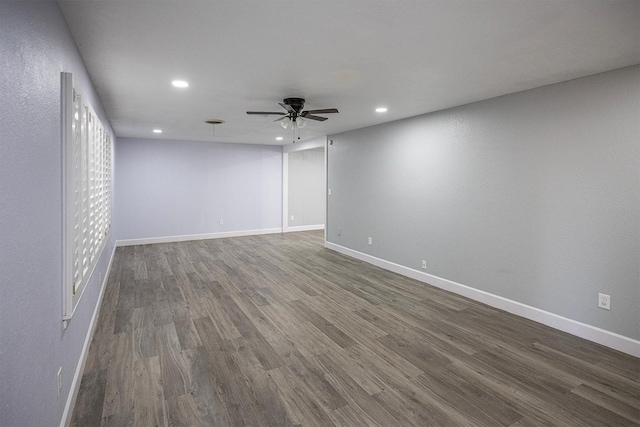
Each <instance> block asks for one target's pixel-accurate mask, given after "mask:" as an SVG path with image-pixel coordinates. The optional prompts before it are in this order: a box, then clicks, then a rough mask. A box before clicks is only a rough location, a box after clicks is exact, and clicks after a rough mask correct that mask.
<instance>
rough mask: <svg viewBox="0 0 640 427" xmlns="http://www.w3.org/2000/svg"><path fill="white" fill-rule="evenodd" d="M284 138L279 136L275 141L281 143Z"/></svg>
mask: <svg viewBox="0 0 640 427" xmlns="http://www.w3.org/2000/svg"><path fill="white" fill-rule="evenodd" d="M283 139H284V138H283V137H281V136H278V137H276V141H282V140H283Z"/></svg>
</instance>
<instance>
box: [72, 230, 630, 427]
mask: <svg viewBox="0 0 640 427" xmlns="http://www.w3.org/2000/svg"><path fill="white" fill-rule="evenodd" d="M639 412H640V360H639V359H637V358H634V357H631V356H628V355H625V354H622V353H619V352H616V351H614V350H611V349H608V348H605V347H602V346H599V345H597V344H594V343H591V342H588V341H585V340H581V339H579V338H576V337H573V336H571V335H568V334H565V333H562V332H559V331H557V330H554V329H551V328H548V327H545V326H542V325H540V324H537V323H535V322H532V321H528V320H525V319H522V318H519V317H516V316H513V315H510V314H507V313H504V312H501V311H498V310H495V309H493V308H490V307H488V306H485V305H482V304H480V303H476V302H473V301H470V300H468V299H466V298H463V297H460V296H457V295H454V294H451V293H448V292H445V291H442V290H439V289H437V288H433V287H430V286H427V285H425V284H423V283H420V282H417V281H415V280H411V279H408V278H406V277H403V276H399V275H397V274H394V273H390V272H388V271H385V270H382V269H379V268H376V267H374V266H371V265H369V264H366V263H364V262H360V261H357V260H354V259H352V258H349V257H346V256H343V255H340V254H338V253H336V252H333V251H330V250H327V249H324V248H323V247H322V234H321V233H320V232H304V233H291V234H285V235H281V234H274V235H265V236H253V237H240V238H230V239H217V240H200V241H194V242H183V243H169V244H156V245H146V246H129V247H122V248H118V249H117V251H116V255H115V259H114V262H113V266H112V269H111V272H110V275H109V281H108V284H107V288H106V291H105V295H104V299H103V302H102V305H101V309H100V317H99V320H98V325H97V328H96V332H95V335H94V338H93V341H92V344H91V348H90V352H89V356H88V361H87V364H86V367H85V371H84V374H83V377H82V383H81V386H80V392H79V395H78V399H77V403H76V406H75V411H74V414H73V421H72V425H74V426H100V425H104V426H130V425H140V426H333V425H336V426H384V427H390V426H448V425H451V426H491V427H493V426H514V427H515V426H520V427H525V426H631V425H638V424H639V423H640V414H639Z"/></svg>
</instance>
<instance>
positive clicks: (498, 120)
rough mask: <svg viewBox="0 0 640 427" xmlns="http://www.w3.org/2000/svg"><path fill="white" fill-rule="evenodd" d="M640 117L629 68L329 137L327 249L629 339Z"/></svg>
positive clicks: (637, 300)
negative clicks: (601, 297)
mask: <svg viewBox="0 0 640 427" xmlns="http://www.w3.org/2000/svg"><path fill="white" fill-rule="evenodd" d="M639 118H640V68H639V67H631V68H626V69H621V70H617V71H613V72H608V73H603V74H598V75H594V76H590V77H586V78H583V79H578V80H573V81H569V82H564V83H560V84H556V85H552V86H547V87H542V88H539V89H534V90H530V91H526V92H521V93H517V94H513V95H507V96H503V97H499V98H495V99H491V100H487V101H483V102H478V103H474V104H470V105H465V106H461V107H458V108H453V109H450V110H445V111H441V112H436V113H433V114H428V115H424V116H420V117H415V118H411V119H406V120H402V121H397V122H392V123H388V124H385V125H380V126H376V127H370V128H365V129H360V130H355V131H351V132H346V133H342V134H338V135H332V136H329V138H330V139H333V140H334V145H332V146H329V153H328V168H329V169H328V184H329V188H330V189H331V190H332V195H331V196H329V198H328V203H329V206H328V221H327V222H328V241H329V242H332V243H335V244H337V245H341V246H344V247H347V248H350V249H353V250H356V251H359V252H362V253H365V254H370V255H372V256H375V257H378V258H381V259H384V260H388V261H392V262H394V263H397V264H400V265H403V266H407V267H410V268H413V269H416V270H420V271H422V270H421V260H423V259H425V260H427V266H428V267H427V273H430V274H432V275H435V276H439V277H441V278H445V279H448V280H452V281H455V282H458V283H461V284H464V285H467V286H471V287H473V288H476V289H479V290H482V291H486V292H489V293H492V294H495V295H499V296H502V297H505V298H508V299H510V300H514V301H518V302H521V303H524V304H527V305H530V306H533V307H537V308H540V309H542V310H545V311H548V312H551V313H555V314H558V315H561V316H564V317H567V318H570V319H574V320H577V321H580V322H583V323H586V324H589V325H593V326H596V327H599V328H602V329H605V330H608V331H612V332H615V333H618V334H621V335H624V336H627V337H630V338H634V339H639V338H640V310H638V307H639V305H640V285H639V284H640V267H639V264H640V263H639V260H640V228H639V227H640V179H639V177H640V120H639ZM337 228H341V229H342V235H341V236H338V235H337ZM369 236H371V237H372V238H373V246H368V244H367V238H368V237H369ZM598 292H603V293H606V294H610V295H611V311H605V310H602V309H599V308H597V294H598Z"/></svg>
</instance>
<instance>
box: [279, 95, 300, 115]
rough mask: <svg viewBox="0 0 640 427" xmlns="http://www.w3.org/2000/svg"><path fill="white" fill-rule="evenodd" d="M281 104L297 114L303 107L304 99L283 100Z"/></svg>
mask: <svg viewBox="0 0 640 427" xmlns="http://www.w3.org/2000/svg"><path fill="white" fill-rule="evenodd" d="M282 102H284V103H285V104H286V105H288V106H290V107H291V108H293V110H294V111H295V112H296V113H298V114H299V113H300V110H302V108H303V107H304V98H285V99H284V100H283V101H282Z"/></svg>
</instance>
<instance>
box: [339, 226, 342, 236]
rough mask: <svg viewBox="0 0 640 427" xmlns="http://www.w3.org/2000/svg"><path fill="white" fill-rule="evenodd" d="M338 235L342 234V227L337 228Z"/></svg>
mask: <svg viewBox="0 0 640 427" xmlns="http://www.w3.org/2000/svg"><path fill="white" fill-rule="evenodd" d="M338 236H342V228H338Z"/></svg>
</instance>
